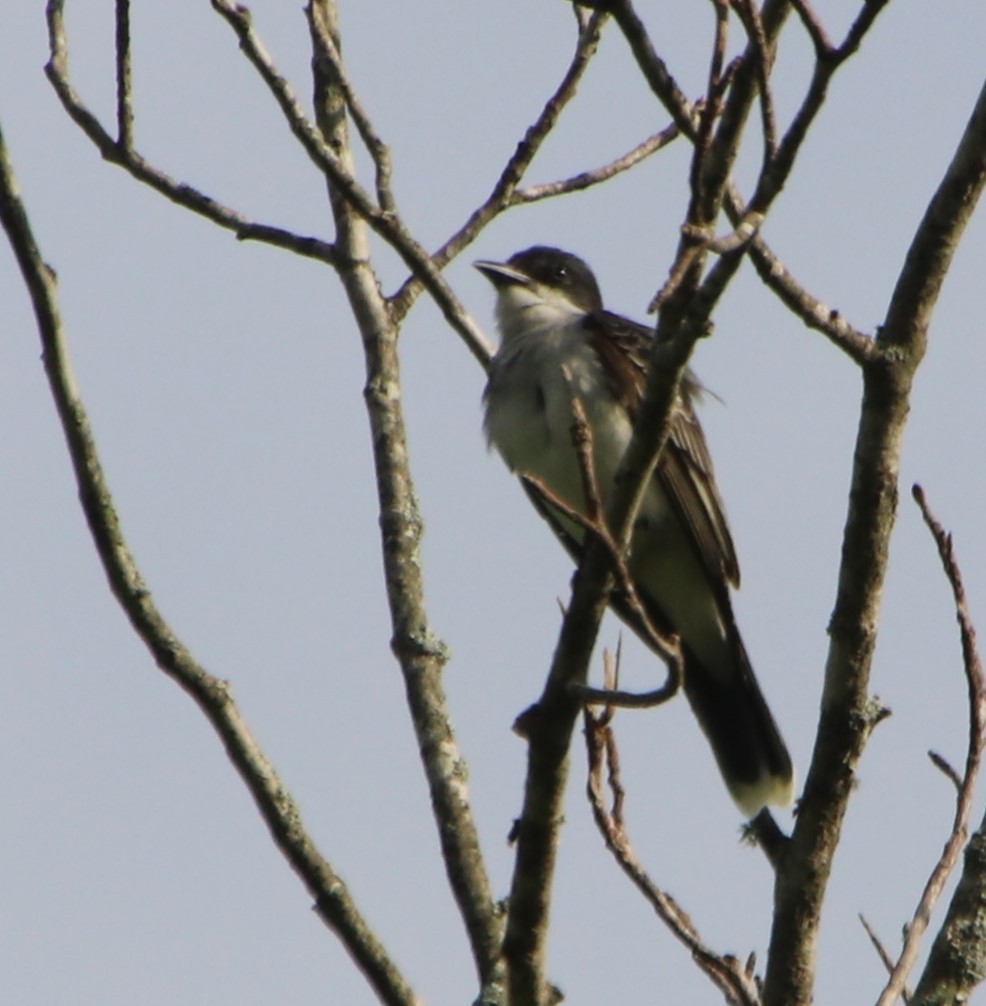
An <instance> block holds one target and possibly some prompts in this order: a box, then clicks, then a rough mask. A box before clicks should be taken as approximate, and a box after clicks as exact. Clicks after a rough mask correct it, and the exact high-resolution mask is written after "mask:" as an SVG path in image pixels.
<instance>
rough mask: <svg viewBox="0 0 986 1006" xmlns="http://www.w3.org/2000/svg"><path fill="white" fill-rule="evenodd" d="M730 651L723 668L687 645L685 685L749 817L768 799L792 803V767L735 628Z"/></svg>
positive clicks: (728, 783)
mask: <svg viewBox="0 0 986 1006" xmlns="http://www.w3.org/2000/svg"><path fill="white" fill-rule="evenodd" d="M731 651H732V654H733V658H734V659H733V661H732V664H733V666H732V667H731V668H729V669H728V670H726V671H725V672H724V671H722V670H719V669H710V668H708V667H705V666H703V664H702V663H701V662H700V661H699V660H698V659H697V658H696V657H695V655H694V654H693V653H692V652H691V651H690V650H689V649H688V648H687V647H685V668H684V690H685V695H686V696H687V697H688V701H689V703H690V704H691V707H692V709H693V711H694V712H695V716H696V717H697V719H698V721H699V724H700V725H701V727H702V730H703V731H704V732H705V735H706V737H707V738H708V739H709V743H710V745H711V746H712V752H713V754H714V755H715V758H716V762H717V763H718V765H719V771H720V772H721V773H722V777H723V779H724V781H725V783H726V786H727V788H728V789H729V792H730V794H731V796H732V798H733V799H734V800H735V801H736V803H737V805H738V806H739V808H740V810H741V811H742V812H743V813H744V814H745V815H746V816H747V817H748V818H751V817H754V816H755V815H756V814H757V813H758V812H759V811H760V810H761V809H762V808H763V807H764V806H766V805H767V804H773V805H776V806H787V805H788V804H790V803H791V801H792V799H793V797H794V768H793V765H792V763H791V756H790V754H788V750H787V746H786V745H785V743H784V740H783V738H782V737H781V733H780V730H779V729H778V728H777V724H776V723H775V722H774V717H773V716H772V715H771V712H770V708H769V707H768V705H767V700H766V699H765V698H764V696H763V692H761V691H760V685H759V684H758V683H757V679H756V676H755V675H754V673H753V668H752V667H751V666H750V661H749V658H748V657H747V655H746V650H745V648H744V646H743V643H742V641H741V640H740V638H739V634H738V633H736V634H735V635H734V639H733V646H732V647H731Z"/></svg>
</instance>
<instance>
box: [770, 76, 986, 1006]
mask: <svg viewBox="0 0 986 1006" xmlns="http://www.w3.org/2000/svg"><path fill="white" fill-rule="evenodd" d="M984 182H986V87H984V89H983V91H982V92H981V94H980V96H979V98H978V100H977V102H976V106H975V109H974V111H973V114H972V118H971V119H970V121H969V124H968V126H967V127H966V130H965V133H964V135H963V137H962V139H961V141H960V143H959V145H958V148H957V149H956V151H955V154H954V156H953V158H952V161H951V163H950V164H949V166H948V168H947V170H946V172H945V175H944V177H943V179H942V181H941V183H940V185H939V186H938V190H937V191H936V192H935V194H934V196H933V198H932V199H931V202H930V204H929V206H928V210H927V212H926V213H925V216H924V218H923V220H922V221H921V223H920V224H919V226H918V229H917V232H916V233H915V235H914V238H913V240H912V242H911V246H910V249H909V250H908V254H907V258H906V260H905V264H904V267H903V269H902V271H901V274H900V277H899V279H898V282H897V286H896V288H895V290H894V293H893V296H892V298H891V302H890V305H889V308H888V311H887V315H886V322H885V324H884V325H883V327H882V329H881V330H880V334H879V336H878V337H877V339H876V351H875V352H876V355H875V357H874V359H872V360H870V361H869V362H868V363H867V364H866V365H865V366H864V368H863V381H864V391H863V403H862V410H861V416H860V423H859V432H858V434H857V439H856V449H855V454H854V464H853V474H852V485H851V489H850V506H849V513H848V517H847V522H846V528H845V532H844V536H843V546H842V563H841V568H840V572H839V585H838V592H837V596H836V603H835V610H834V612H833V614H832V620H831V623H830V626H829V632H830V635H831V644H830V648H829V655H828V661H827V664H826V668H825V686H824V692H823V696H822V709H821V718H820V723H819V730H818V734H817V737H816V742H815V749H814V753H813V755H812V760H811V766H810V768H809V771H808V776H807V779H806V780H805V789H804V795H803V797H802V800H801V803H800V805H799V811H798V817H797V820H796V823H795V828H794V833H793V835H792V841H791V845H790V847H789V849H788V853H787V856H786V859H785V868H784V870H782V871H781V873H780V875H779V877H778V884H777V889H776V891H775V912H774V928H773V934H772V938H771V950H770V959H769V961H768V967H767V974H766V979H765V987H764V988H765V991H764V1001H765V1004H766V1006H807V1004H808V1003H810V1002H811V999H812V983H813V975H814V960H815V944H816V940H817V931H818V924H819V917H820V911H821V904H822V898H823V894H824V890H825V886H826V884H827V881H828V877H829V874H830V872H831V868H832V861H833V857H834V855H835V849H836V846H837V844H838V841H839V835H840V833H841V828H842V821H843V818H844V816H845V812H846V807H847V805H848V801H849V797H850V795H851V792H852V789H853V785H854V777H855V769H856V765H857V764H858V761H859V758H860V756H861V754H862V751H863V747H864V746H865V743H866V739H867V737H868V735H869V733H870V731H871V729H872V726H873V716H872V712H871V709H870V702H869V698H868V690H867V689H868V683H869V673H870V666H871V662H872V656H873V648H874V645H875V642H876V630H877V624H878V617H879V607H880V599H881V595H882V589H883V582H884V577H885V573H886V565H887V556H888V551H889V539H890V533H891V530H892V528H893V524H894V518H895V516H896V509H897V494H898V482H899V471H900V445H901V439H902V435H903V431H904V426H905V423H906V419H907V414H908V400H909V396H910V391H911V387H912V384H913V380H914V375H915V372H916V370H917V368H918V365H919V364H920V361H921V359H922V357H923V355H924V351H925V348H926V344H927V329H928V324H929V321H930V318H931V314H932V311H933V310H934V307H935V304H936V303H937V299H938V294H939V292H940V290H941V284H942V282H943V280H944V277H945V273H946V271H947V269H948V266H949V264H950V262H951V259H952V256H953V254H954V252H955V249H956V247H957V245H958V242H959V239H960V237H961V235H962V232H963V230H964V228H965V225H966V223H967V222H968V220H969V217H970V216H971V214H972V211H973V209H974V208H975V205H976V203H977V201H978V198H979V196H980V194H981V192H982V189H983V184H984Z"/></svg>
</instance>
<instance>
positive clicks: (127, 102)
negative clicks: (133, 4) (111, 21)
mask: <svg viewBox="0 0 986 1006" xmlns="http://www.w3.org/2000/svg"><path fill="white" fill-rule="evenodd" d="M130 48H131V47H130V0H116V134H117V142H118V143H119V144H120V146H121V147H122V148H123V149H124V150H130V149H131V148H132V147H133V143H134V108H133V76H132V73H131V66H130Z"/></svg>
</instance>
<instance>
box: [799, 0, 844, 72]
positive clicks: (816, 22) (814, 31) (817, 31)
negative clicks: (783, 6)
mask: <svg viewBox="0 0 986 1006" xmlns="http://www.w3.org/2000/svg"><path fill="white" fill-rule="evenodd" d="M791 6H792V7H793V8H794V9H795V10H796V11H797V13H798V17H799V18H800V19H801V23H802V24H803V25H804V28H805V31H807V32H808V37H809V38H810V39H811V41H812V45H814V47H815V59H816V60H822V59H828V58H829V57H830V56H831V55H832V54H833V52H834V51H835V48H834V46H833V45H832V42H831V41H830V39H829V36H828V32H827V31H826V30H825V25H824V24H822V21H821V18H819V16H818V15H817V14H816V13H815V10H814V8H813V7H812V6H811V4H810V3H809V2H808V0H791Z"/></svg>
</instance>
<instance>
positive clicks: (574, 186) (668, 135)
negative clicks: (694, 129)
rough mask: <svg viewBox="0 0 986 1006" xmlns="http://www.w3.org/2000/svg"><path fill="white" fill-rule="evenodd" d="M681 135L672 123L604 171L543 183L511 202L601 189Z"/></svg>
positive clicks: (523, 201)
mask: <svg viewBox="0 0 986 1006" xmlns="http://www.w3.org/2000/svg"><path fill="white" fill-rule="evenodd" d="M680 134H681V130H679V129H678V127H677V126H676V125H674V123H672V124H671V125H670V126H667V127H666V128H664V129H662V130H661V132H659V133H654V135H653V136H649V137H648V138H647V139H646V140H644V141H643V142H642V143H639V144H637V146H636V147H634V148H633V150H630V151H628V152H627V153H625V154H624V155H623V156H622V157H618V158H617V159H616V160H615V161H610V162H609V164H604V165H603V166H602V167H599V168H593V169H591V170H589V171H582V172H580V173H579V174H577V175H573V176H572V177H571V178H566V179H564V180H562V181H558V182H543V183H542V184H540V185H530V186H528V187H527V188H523V189H517V190H515V192H514V194H513V196H512V197H511V199H510V205H511V206H516V205H519V204H521V203H533V202H537V201H538V200H541V199H550V198H552V197H553V196H562V195H567V194H568V193H570V192H580V191H582V190H584V189H588V188H590V187H591V186H593V185H598V184H599V183H600V182H605V181H607V180H608V179H610V178H612V177H613V176H614V175H618V174H620V173H621V172H623V171H627V170H628V169H630V168H632V167H634V166H635V165H637V164H639V163H640V162H641V161H642V160H644V159H645V158H647V157H650V155H651V154H654V153H656V152H657V151H658V150H660V149H661V148H662V147H666V146H667V145H668V144H669V143H670V142H671V141H672V140H675V139H677V138H678V136H679V135H680Z"/></svg>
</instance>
